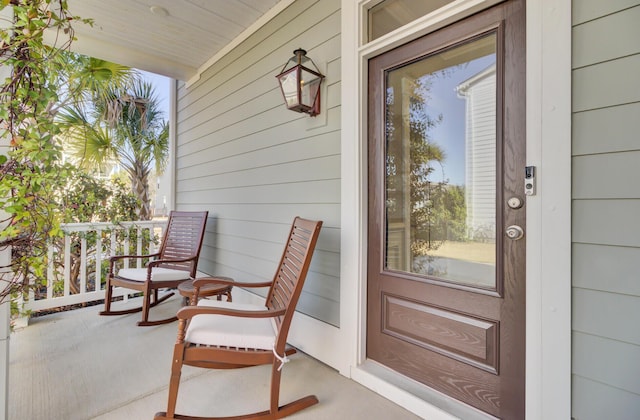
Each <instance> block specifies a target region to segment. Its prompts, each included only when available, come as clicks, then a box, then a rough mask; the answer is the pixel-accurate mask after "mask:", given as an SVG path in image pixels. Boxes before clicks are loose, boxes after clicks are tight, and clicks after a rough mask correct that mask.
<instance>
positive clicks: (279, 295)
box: [266, 218, 322, 344]
mask: <svg viewBox="0 0 640 420" xmlns="http://www.w3.org/2000/svg"><path fill="white" fill-rule="evenodd" d="M321 227H322V222H317V221H313V220H306V219H301V218H296V219H295V220H294V223H293V225H292V226H291V230H290V232H289V239H288V242H287V244H286V246H285V250H284V252H283V254H282V258H281V259H280V264H279V266H278V270H277V271H276V274H275V276H274V278H273V283H272V284H271V288H270V290H269V294H268V295H267V299H266V306H267V308H269V309H283V308H286V309H287V311H286V312H285V314H284V315H282V316H279V317H276V318H275V323H276V326H277V328H278V332H280V329H282V328H283V327H285V328H287V329H288V328H289V324H290V323H291V319H292V317H293V314H294V312H295V308H296V305H297V303H298V299H299V298H300V293H301V292H302V288H301V287H296V285H297V284H298V282H299V281H303V282H304V279H305V277H306V275H307V271H308V270H309V265H310V263H311V258H310V255H309V254H310V253H313V250H314V248H315V244H316V241H317V240H318V233H319V231H320V228H321ZM278 336H280V334H278ZM284 336H285V337H286V334H284ZM282 344H284V343H282Z"/></svg>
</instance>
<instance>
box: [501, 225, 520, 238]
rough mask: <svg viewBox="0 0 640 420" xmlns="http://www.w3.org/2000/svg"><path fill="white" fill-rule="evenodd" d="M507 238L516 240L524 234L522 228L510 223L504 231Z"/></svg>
mask: <svg viewBox="0 0 640 420" xmlns="http://www.w3.org/2000/svg"><path fill="white" fill-rule="evenodd" d="M504 232H505V234H506V235H507V238H509V239H512V240H514V241H517V240H518V239H520V238H522V237H523V236H524V230H522V228H521V227H520V226H518V225H511V226H509V227H508V228H507V229H506V230H505V231H504Z"/></svg>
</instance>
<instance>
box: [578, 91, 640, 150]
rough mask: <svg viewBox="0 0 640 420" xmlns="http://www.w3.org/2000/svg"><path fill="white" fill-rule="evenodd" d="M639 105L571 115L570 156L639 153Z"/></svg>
mask: <svg viewBox="0 0 640 420" xmlns="http://www.w3.org/2000/svg"><path fill="white" fill-rule="evenodd" d="M639 115H640V102H636V103H631V104H625V105H617V106H612V107H608V108H600V109H593V110H588V111H584V112H578V113H575V114H574V115H573V121H572V122H573V124H572V125H573V143H572V148H573V154H574V156H579V155H587V154H596V153H610V152H625V151H632V150H638V149H640V144H639V140H638V133H640V118H638V116H639Z"/></svg>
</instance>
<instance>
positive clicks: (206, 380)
mask: <svg viewBox="0 0 640 420" xmlns="http://www.w3.org/2000/svg"><path fill="white" fill-rule="evenodd" d="M135 303H136V299H131V300H130V301H129V303H127V304H122V303H117V305H119V306H121V307H124V305H128V306H130V305H134V304H135ZM179 307H180V299H178V298H177V297H173V298H171V299H170V300H168V301H167V302H165V303H163V304H161V305H160V306H158V307H156V308H154V309H153V310H152V313H151V314H152V319H155V318H156V317H157V318H160V317H165V316H168V314H170V313H172V312H173V313H175V311H176V310H177V309H178V308H179ZM101 309H102V306H94V307H89V308H83V309H78V310H75V311H69V312H60V313H56V314H52V315H46V316H43V317H38V318H34V319H32V320H31V321H30V323H29V326H28V327H26V328H23V329H19V330H17V331H15V332H13V333H12V334H11V338H10V367H9V420H44V419H48V420H86V419H100V420H138V419H141V420H142V419H149V420H151V419H152V418H153V415H154V414H155V413H156V412H157V411H164V410H165V409H166V403H167V393H168V391H167V388H168V382H169V369H170V363H171V355H172V352H173V343H174V342H175V338H176V337H175V336H176V331H177V323H175V322H174V323H171V324H165V325H161V326H155V327H137V326H136V322H137V321H138V319H139V317H140V314H132V315H124V316H115V317H102V316H99V315H98V312H99V311H100V310H101ZM269 376H270V371H269V366H260V367H254V368H247V369H234V370H228V371H225V370H207V369H197V368H191V367H188V366H186V367H185V368H184V369H183V373H182V382H181V386H180V391H179V395H178V410H177V411H178V412H179V413H181V414H188V415H208V416H214V415H216V416H217V415H232V414H242V413H246V412H253V411H258V410H262V409H266V408H267V406H268V398H269V379H270V378H269ZM309 394H315V395H316V396H317V397H318V399H319V400H320V403H319V404H317V405H315V406H313V407H310V408H308V409H306V410H303V411H301V412H299V413H297V414H295V415H293V416H290V417H289V418H291V419H368V420H376V419H380V420H382V419H385V420H386V419H394V420H395V419H417V418H418V417H416V416H415V415H413V414H412V413H410V412H408V411H407V410H405V409H403V408H401V407H399V406H397V405H395V404H394V403H392V402H390V401H388V400H386V399H385V398H382V397H381V396H379V395H378V394H376V393H374V392H372V391H370V390H369V389H367V388H365V387H363V386H361V385H359V384H358V383H356V382H354V381H351V380H349V379H347V378H345V377H343V376H341V375H340V374H339V373H337V372H336V371H335V370H333V369H331V368H329V367H328V366H326V365H324V364H322V363H320V362H318V361H317V360H315V359H313V358H311V357H309V356H307V355H305V354H302V353H297V354H295V355H293V356H292V357H291V362H290V363H288V364H287V365H286V366H285V367H284V373H283V375H282V386H281V396H280V403H281V404H283V403H286V402H289V401H292V400H294V399H297V398H300V397H303V396H305V395H309Z"/></svg>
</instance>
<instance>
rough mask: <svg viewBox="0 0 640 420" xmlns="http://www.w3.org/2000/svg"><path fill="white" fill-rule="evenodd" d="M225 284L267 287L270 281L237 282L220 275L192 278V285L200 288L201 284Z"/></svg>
mask: <svg viewBox="0 0 640 420" xmlns="http://www.w3.org/2000/svg"><path fill="white" fill-rule="evenodd" d="M214 283H215V284H226V285H228V286H238V287H269V286H271V283H273V282H271V281H263V282H259V283H250V282H237V281H233V280H229V279H226V278H220V277H215V276H211V277H200V278H198V279H195V280H193V287H198V288H201V287H202V286H206V285H207V284H214Z"/></svg>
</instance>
